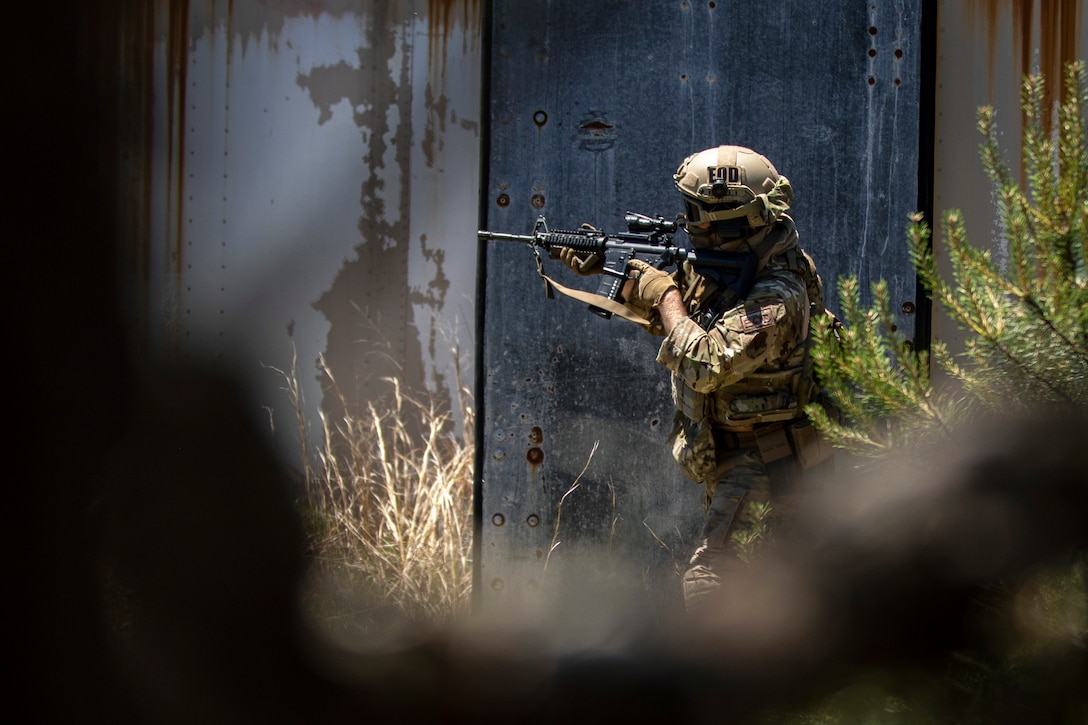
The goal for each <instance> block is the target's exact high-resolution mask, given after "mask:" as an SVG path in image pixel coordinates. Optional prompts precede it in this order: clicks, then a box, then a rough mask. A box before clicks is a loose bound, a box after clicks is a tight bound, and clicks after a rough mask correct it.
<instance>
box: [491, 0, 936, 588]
mask: <svg viewBox="0 0 1088 725" xmlns="http://www.w3.org/2000/svg"><path fill="white" fill-rule="evenodd" d="M920 27H921V18H920V3H919V2H891V1H882V2H870V3H855V2H831V3H828V2H826V0H821V1H820V2H795V3H794V2H791V3H788V4H787V3H777V4H773V5H768V4H766V3H760V2H754V1H752V2H730V3H713V2H710V3H706V2H699V3H696V2H652V3H650V2H647V3H639V4H638V5H637V6H633V5H632V4H630V3H626V2H597V3H578V2H568V1H553V2H548V3H532V4H526V3H514V2H497V3H495V12H494V19H493V33H494V43H493V61H492V63H491V86H490V93H491V124H492V125H491V137H492V146H491V150H490V170H489V179H488V188H487V199H486V205H485V208H486V224H487V226H488V228H490V229H492V230H499V231H505V232H520V233H526V232H528V231H529V229H530V228H531V226H532V223H533V220H534V219H535V217H536V215H537V214H538V213H541V212H543V213H544V214H546V216H547V218H548V220H549V222H550V223H551V224H552V225H553V226H554V227H559V228H572V227H574V226H577V225H578V224H580V223H582V222H591V223H593V224H594V225H596V226H598V227H600V228H603V229H606V230H608V231H621V230H622V229H621V228H620V226H621V225H622V224H623V213H624V211H625V210H627V209H632V210H635V211H640V212H644V213H650V214H663V215H665V216H666V217H669V218H671V217H672V216H673V215H674V213H675V212H677V211H679V202H678V197H677V195H676V193H675V192H674V190H673V188H672V181H671V174H672V172H673V171H674V170H675V169H676V166H677V164H678V163H679V162H680V160H681V159H682V158H683V157H684V156H686V155H687V154H689V153H691V152H693V151H697V150H700V149H703V148H706V147H709V146H713V145H716V144H719V143H735V144H741V145H746V146H750V147H752V148H755V149H757V150H759V151H761V152H763V153H764V154H766V155H767V156H768V157H769V158H771V159H772V160H773V161H774V163H775V164H776V166H777V168H778V169H779V171H780V172H782V173H783V174H785V175H786V176H788V177H789V178H790V179H791V181H792V183H793V186H794V189H795V194H796V200H795V208H794V216H795V218H796V220H797V223H798V227H799V228H800V233H801V240H802V244H803V246H805V247H806V248H807V249H808V250H810V251H811V252H812V254H813V255H814V256H815V257H816V259H817V262H818V264H819V265H820V267H821V270H822V273H823V275H824V278H825V280H826V281H827V282H828V287H829V288H833V287H834V284H835V280H836V279H837V278H838V276H839V275H840V274H843V273H852V274H857V275H859V276H860V277H861V281H862V285H863V288H865V289H867V288H868V285H869V282H870V281H871V280H875V279H877V278H884V279H887V280H888V281H889V282H890V284H891V292H892V295H893V297H892V298H893V300H895V301H896V302H899V303H903V304H904V306H905V307H907V308H908V309H909V308H910V307H911V306H913V304H914V303H915V276H914V273H913V268H912V267H911V265H910V263H909V260H908V258H907V250H906V245H905V237H904V231H905V227H906V223H907V215H908V213H909V212H911V211H913V210H915V208H916V207H917V204H918V183H917V169H918V161H919V141H918V138H919V132H918V131H919V98H920V93H921V88H920V86H921V81H920V67H921V66H920V53H921V36H920ZM553 271H556V272H557V273H558V274H560V275H562V274H563V273H562V272H561V271H558V270H553ZM565 279H567V280H568V281H569V276H568V277H567V278H565ZM575 284H577V283H575ZM587 284H588V283H587ZM833 297H834V295H832V298H833ZM484 305H485V327H484V331H485V332H484V340H483V358H482V360H481V361H480V363H481V364H482V365H483V370H482V373H483V376H484V388H483V389H484V391H485V396H484V400H485V405H484V419H483V440H482V441H481V445H483V446H484V447H485V449H486V450H485V452H484V455H483V456H482V459H481V460H482V471H481V474H480V475H481V485H482V501H481V509H482V522H481V523H482V538H481V545H480V560H479V563H478V566H479V575H480V579H479V585H480V586H479V588H480V594H481V598H482V599H483V600H484V601H493V602H508V601H511V599H518V598H520V594H523V593H526V592H531V591H535V590H537V589H539V588H540V587H541V586H542V583H543V582H544V578H545V567H544V563H545V562H546V561H548V559H549V552H552V553H551V560H550V561H548V564H549V567H551V568H552V570H555V569H556V568H558V567H562V566H563V565H564V563H565V562H566V563H573V564H574V566H575V567H581V568H583V569H584V568H585V565H584V562H583V561H582V560H581V559H580V558H579V556H578V555H576V554H575V552H578V551H580V550H581V551H583V552H589V551H593V550H599V551H606V552H609V555H610V557H611V558H610V559H609V563H608V564H607V565H606V566H609V567H611V566H616V567H617V568H618V569H619V571H620V572H621V576H622V575H624V574H626V575H629V576H630V579H631V582H632V589H633V590H634V591H633V592H632V598H635V599H637V598H638V595H639V593H640V592H643V591H645V590H651V589H658V590H668V589H670V586H668V581H669V580H670V579H671V578H672V577H673V575H674V566H675V565H676V564H678V563H680V564H682V563H683V561H684V560H685V559H686V557H687V556H688V554H689V545H690V543H691V539H692V536H693V535H694V534H695V532H696V531H697V530H698V527H699V526H700V524H701V506H700V497H701V490H700V489H699V488H696V487H695V486H694V485H693V484H691V483H690V482H688V481H686V480H684V479H682V478H681V477H680V474H679V473H678V472H677V471H676V469H675V466H674V464H673V463H672V462H671V460H670V456H669V454H668V451H667V450H666V448H665V446H664V439H665V436H666V434H667V433H668V430H667V428H668V427H669V423H670V421H671V407H672V406H671V402H670V399H669V392H668V388H667V373H666V371H665V370H664V369H663V368H661V367H660V366H659V365H657V363H655V362H654V357H655V354H656V349H657V341H656V340H654V339H651V338H649V337H648V336H646V335H645V334H644V333H642V332H641V331H639V330H637V329H635V328H634V327H633V326H631V325H628V324H626V323H624V322H622V321H619V320H613V321H605V320H602V319H601V318H598V317H596V316H594V315H591V314H589V313H587V311H586V310H585V307H584V305H580V304H577V303H574V302H571V301H569V300H567V299H565V298H563V299H560V300H558V301H546V300H545V299H544V297H543V290H542V287H541V283H540V281H539V280H538V279H537V278H536V276H535V268H534V266H533V263H532V261H531V258H530V256H529V252H528V251H527V250H526V249H523V248H520V247H516V246H514V245H504V244H502V243H491V244H490V245H489V247H488V250H487V277H486V294H485V302H484ZM832 305H833V306H834V302H832ZM901 327H902V329H903V330H904V331H905V332H906V333H907V335H908V336H909V335H910V334H911V330H913V319H912V318H911V317H910V316H909V315H904V316H903V318H902V320H901ZM598 442H599V444H600V445H599V448H597V450H596V453H595V454H594V455H593V459H592V462H591V463H590V465H589V467H588V468H587V469H586V471H585V472H584V474H582V469H583V467H584V466H585V465H586V462H587V460H588V459H589V457H590V453H591V451H592V450H593V446H594V444H595V443H598ZM575 481H578V482H579V484H580V486H579V489H578V490H577V491H575V492H573V493H572V494H571V495H570V496H569V497H568V498H567V499H566V500H565V502H563V506H562V513H561V515H560V513H559V512H560V503H561V502H562V501H563V498H562V497H563V494H564V493H565V492H567V491H568V489H569V488H570V487H571V486H572V484H573V483H574V482H575ZM557 521H560V522H561V527H560V530H559V533H558V534H556V523H557ZM557 543H560V544H561V546H560V547H559V548H555V549H554V552H553V547H555V545H556V544H557ZM602 566H604V565H602ZM663 583H664V584H666V586H664V587H661V586H658V585H660V584H663ZM671 588H672V589H673V590H675V588H676V587H675V586H672V587H671ZM654 596H658V595H657V594H655V595H654Z"/></svg>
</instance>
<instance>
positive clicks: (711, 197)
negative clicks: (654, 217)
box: [673, 146, 793, 246]
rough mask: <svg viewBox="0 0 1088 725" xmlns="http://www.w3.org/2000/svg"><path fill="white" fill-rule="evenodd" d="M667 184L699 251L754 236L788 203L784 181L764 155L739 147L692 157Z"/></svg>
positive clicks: (719, 148) (790, 192) (720, 148)
mask: <svg viewBox="0 0 1088 725" xmlns="http://www.w3.org/2000/svg"><path fill="white" fill-rule="evenodd" d="M673 180H674V181H675V183H676V189H677V190H678V191H679V192H680V194H681V195H682V197H683V199H684V206H685V217H686V219H687V222H688V233H689V235H691V237H692V239H693V241H695V242H696V243H698V242H700V241H702V242H703V243H702V244H700V245H699V246H720V245H724V244H728V243H729V242H731V241H734V240H740V239H746V238H748V237H750V236H752V235H753V234H757V233H758V232H760V231H762V230H763V228H765V227H768V226H770V225H772V224H774V222H775V221H777V220H778V219H779V217H781V216H782V215H783V214H785V212H786V211H787V210H788V209H789V208H790V205H791V204H792V203H793V188H792V187H791V186H790V182H789V179H787V178H786V177H785V176H782V175H781V174H779V173H778V170H777V169H775V167H774V164H772V163H771V162H770V161H769V160H768V159H767V158H766V157H765V156H763V155H762V154H759V153H757V152H755V151H753V150H752V149H749V148H745V147H744V146H717V147H715V148H710V149H706V150H705V151H700V152H698V153H695V154H692V155H691V156H688V157H687V158H686V159H684V161H683V162H682V163H681V164H680V167H679V168H677V170H676V174H675V175H674V176H673ZM700 237H701V238H702V239H700Z"/></svg>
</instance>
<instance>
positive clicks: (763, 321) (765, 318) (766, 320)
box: [740, 305, 775, 332]
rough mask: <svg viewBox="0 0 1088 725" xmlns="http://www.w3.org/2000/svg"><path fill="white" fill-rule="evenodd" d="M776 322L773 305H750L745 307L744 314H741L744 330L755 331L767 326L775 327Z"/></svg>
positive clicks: (741, 324)
mask: <svg viewBox="0 0 1088 725" xmlns="http://www.w3.org/2000/svg"><path fill="white" fill-rule="evenodd" d="M774 323H775V319H774V307H773V305H761V306H759V307H749V308H747V309H745V310H744V314H743V315H741V316H740V326H741V329H742V330H743V331H744V332H755V331H756V330H762V329H763V328H765V327H773V326H774Z"/></svg>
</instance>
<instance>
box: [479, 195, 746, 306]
mask: <svg viewBox="0 0 1088 725" xmlns="http://www.w3.org/2000/svg"><path fill="white" fill-rule="evenodd" d="M624 221H625V222H626V223H627V231H626V232H623V233H619V234H607V233H605V232H602V231H599V230H597V229H594V228H592V227H588V226H584V227H582V228H580V229H573V230H551V229H549V228H548V223H547V221H546V220H545V218H544V217H543V216H540V217H538V218H537V220H536V224H535V225H534V226H533V232H532V234H505V233H503V232H490V231H485V230H482V229H481V230H480V231H479V232H478V235H479V238H480V239H484V240H492V241H500V242H526V243H528V244H529V245H530V247H531V248H532V250H533V254H534V255H535V256H536V259H537V265H538V268H539V269H541V270H542V269H543V263H542V261H541V258H540V250H541V249H544V250H546V251H547V252H548V256H549V257H550V258H552V259H556V258H558V256H559V250H560V249H562V248H563V247H567V248H570V249H573V250H574V251H576V252H578V253H579V254H581V255H589V254H596V255H598V256H599V257H601V258H603V259H604V269H603V272H602V278H601V285H600V288H599V289H598V290H597V293H596V296H597V297H600V298H603V299H605V300H608V303H607V304H606V303H603V302H602V303H598V304H594V303H592V302H591V303H590V305H589V309H590V311H592V312H594V313H595V314H598V315H600V316H601V317H604V318H606V319H608V318H610V317H612V314H613V312H614V311H618V309H617V306H618V305H621V304H622V302H623V299H622V298H621V295H620V293H621V292H622V290H623V285H624V283H625V282H626V281H627V280H628V279H629V277H628V272H627V264H628V262H630V261H631V260H632V259H639V260H642V261H644V262H646V263H648V264H650V265H652V266H654V267H656V268H657V269H665V268H667V267H672V266H675V265H681V264H683V263H684V262H690V263H691V266H692V267H693V268H694V269H695V271H696V272H698V273H699V274H702V275H703V276H706V277H710V278H711V279H713V280H714V281H715V282H717V283H718V284H719V285H721V286H722V287H726V288H729V289H730V290H732V292H733V293H734V294H735V295H736V296H737V297H740V298H742V297H744V296H746V295H747V294H748V291H749V290H750V289H751V287H752V283H753V282H754V281H755V276H756V268H757V266H758V260H757V259H756V256H755V254H753V253H752V252H726V251H722V250H719V249H695V248H692V247H680V246H677V245H676V244H674V242H673V235H674V234H675V233H676V231H677V223H676V222H673V221H668V220H667V219H665V218H664V217H661V216H658V217H649V216H646V215H645V214H637V213H635V212H630V211H629V212H627V213H626V214H625V215H624ZM541 276H542V277H543V276H544V274H543V271H541ZM544 279H545V281H546V282H548V283H549V284H551V285H554V286H556V287H558V288H559V289H560V290H562V291H563V292H564V293H565V294H570V292H571V291H570V290H567V289H566V288H564V287H562V286H561V285H558V284H557V283H555V282H554V281H553V280H551V279H549V278H547V277H544ZM571 296H574V297H578V298H581V296H580V295H577V294H575V295H571Z"/></svg>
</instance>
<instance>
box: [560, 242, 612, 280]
mask: <svg viewBox="0 0 1088 725" xmlns="http://www.w3.org/2000/svg"><path fill="white" fill-rule="evenodd" d="M559 259H560V261H562V262H563V264H565V265H567V267H569V268H570V271H572V272H574V273H575V274H576V275H578V276H579V277H588V276H590V275H592V274H600V273H601V272H603V271H604V258H603V257H601V255H599V254H588V255H586V256H585V257H579V256H578V253H577V252H575V251H574V250H573V249H571V248H570V247H560V249H559Z"/></svg>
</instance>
